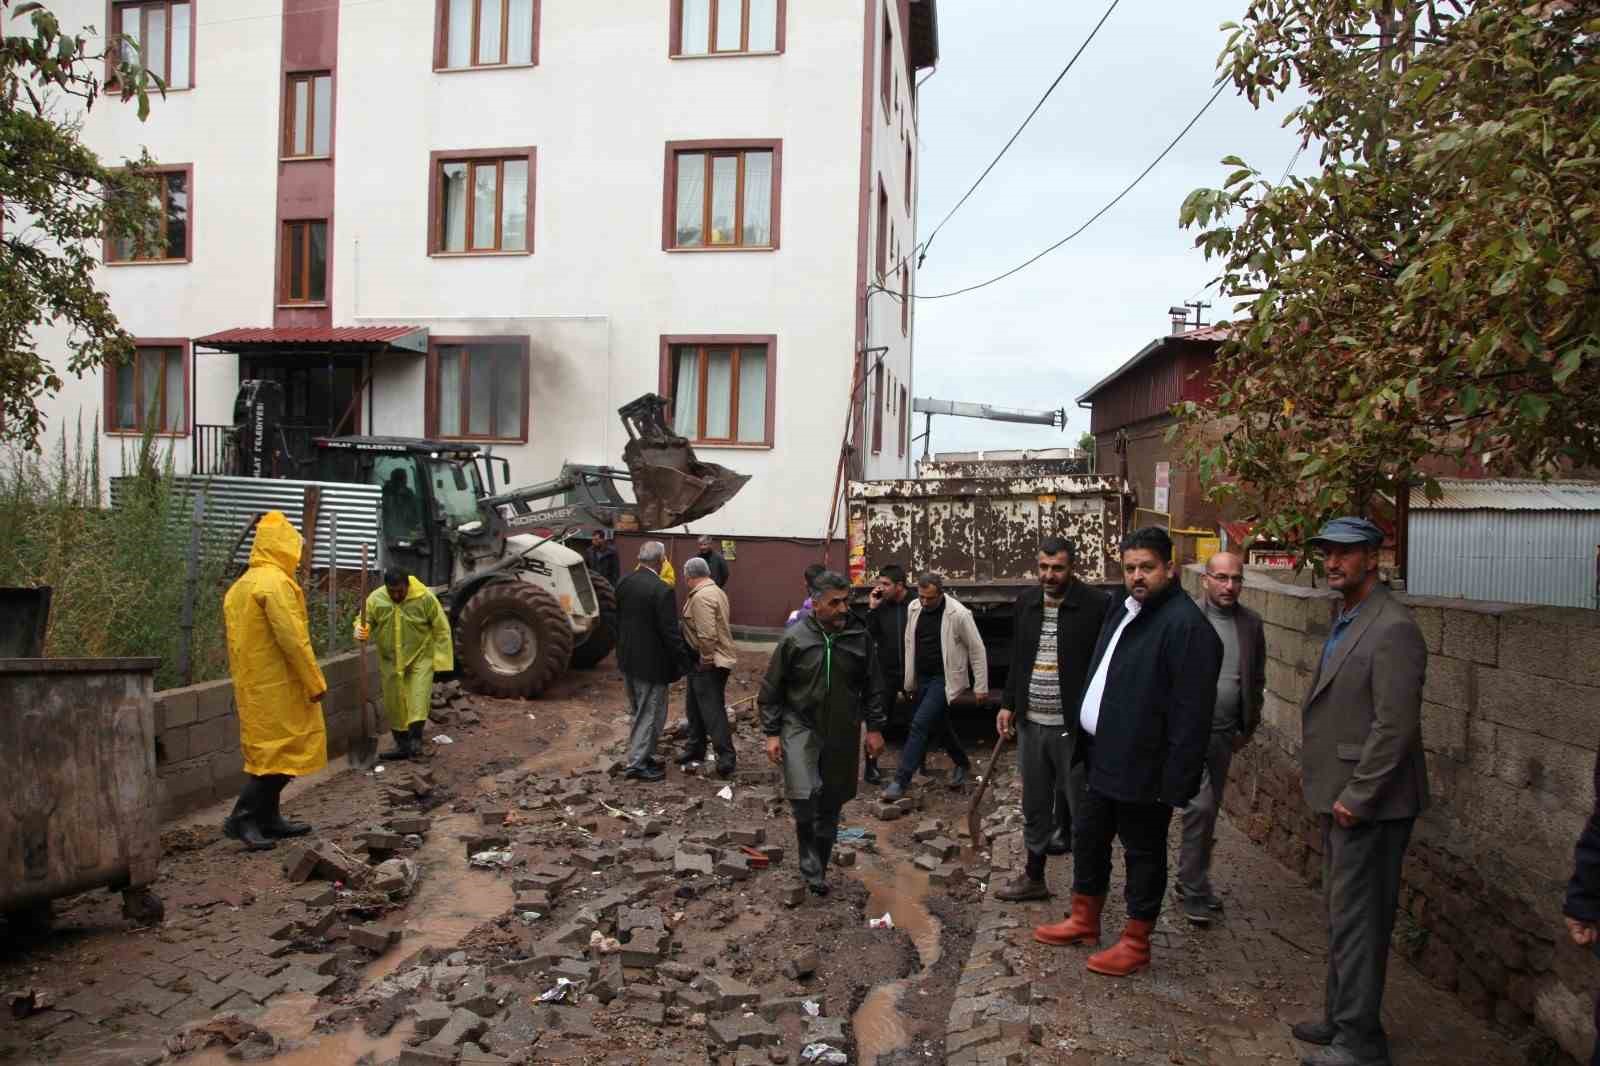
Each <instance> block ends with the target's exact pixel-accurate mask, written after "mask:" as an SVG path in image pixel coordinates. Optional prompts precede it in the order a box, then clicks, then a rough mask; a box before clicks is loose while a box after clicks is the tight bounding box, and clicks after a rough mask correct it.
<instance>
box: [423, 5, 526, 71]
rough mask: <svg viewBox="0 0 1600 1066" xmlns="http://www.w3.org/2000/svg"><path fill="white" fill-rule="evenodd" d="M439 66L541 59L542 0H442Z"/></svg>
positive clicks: (506, 64)
mask: <svg viewBox="0 0 1600 1066" xmlns="http://www.w3.org/2000/svg"><path fill="white" fill-rule="evenodd" d="M437 18H438V34H437V42H438V43H437V45H436V50H435V53H434V58H433V65H434V69H436V70H470V69H472V68H473V67H527V66H532V65H533V64H535V63H537V62H538V61H539V59H538V55H539V45H538V41H539V0H439V7H438V15H437Z"/></svg>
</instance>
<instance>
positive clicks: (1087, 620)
mask: <svg viewBox="0 0 1600 1066" xmlns="http://www.w3.org/2000/svg"><path fill="white" fill-rule="evenodd" d="M1109 603H1110V599H1109V598H1108V597H1107V596H1106V595H1105V593H1103V592H1101V591H1099V590H1098V589H1092V588H1090V587H1089V586H1087V585H1085V584H1084V583H1083V582H1081V581H1079V580H1078V579H1077V578H1076V577H1074V576H1073V575H1072V545H1071V544H1069V543H1068V542H1067V541H1065V540H1063V539H1062V538H1060V537H1046V538H1045V539H1044V540H1042V541H1041V542H1040V543H1039V587H1038V588H1036V589H1029V590H1028V591H1027V592H1024V593H1023V594H1022V595H1021V596H1018V597H1017V605H1016V608H1015V610H1014V612H1013V615H1014V617H1015V619H1016V630H1015V637H1014V639H1013V641H1012V644H1011V669H1010V670H1009V671H1008V672H1007V674H1006V691H1005V695H1004V696H1003V697H1001V700H1000V714H999V715H998V716H997V717H996V718H995V728H996V729H998V730H999V731H1000V734H1001V735H1002V736H1008V737H1010V736H1014V737H1017V766H1018V768H1019V769H1020V771H1021V773H1022V818H1023V829H1022V840H1023V844H1024V846H1025V847H1026V848H1027V852H1028V857H1027V866H1026V867H1025V868H1024V869H1023V871H1022V873H1020V874H1018V875H1017V876H1015V877H1013V878H1011V879H1010V880H1009V881H1007V882H1005V883H1004V884H1002V885H1000V886H999V888H998V889H996V891H995V897H996V898H997V899H1002V900H1006V901H1007V902H1021V901H1023V900H1033V899H1046V898H1048V897H1049V895H1050V889H1049V886H1047V885H1046V884H1045V880H1044V865H1045V859H1046V856H1047V855H1048V853H1049V847H1050V837H1051V835H1052V834H1053V833H1054V832H1055V829H1056V805H1057V797H1058V796H1060V795H1062V794H1065V795H1066V797H1067V809H1068V810H1069V811H1070V810H1072V809H1074V808H1075V807H1076V806H1077V804H1076V802H1074V799H1075V797H1074V796H1073V786H1072V780H1073V773H1072V763H1073V758H1072V749H1073V740H1074V738H1075V735H1076V732H1077V731H1076V729H1075V728H1074V726H1073V724H1072V722H1071V720H1070V718H1071V716H1072V715H1074V714H1076V712H1077V710H1078V696H1079V695H1080V694H1081V693H1082V692H1083V683H1084V680H1085V678H1087V677H1088V675H1089V660H1090V658H1091V657H1092V656H1093V655H1094V648H1095V642H1096V640H1097V638H1098V636H1099V634H1100V620H1101V619H1102V618H1104V617H1105V613H1106V607H1107V605H1108V604H1109ZM1069 832H1070V830H1069Z"/></svg>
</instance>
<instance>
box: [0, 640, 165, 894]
mask: <svg viewBox="0 0 1600 1066" xmlns="http://www.w3.org/2000/svg"><path fill="white" fill-rule="evenodd" d="M159 661H160V660H158V659H0V780H3V781H4V788H5V791H6V794H7V799H6V802H4V803H0V913H5V914H8V915H18V914H21V915H33V916H37V915H39V914H41V913H46V914H47V913H48V910H47V908H48V905H49V902H50V901H51V900H52V899H56V898H58V897H61V896H67V895H71V894H73V893H75V892H83V891H87V890H88V889H91V888H109V889H112V890H114V891H120V892H122V894H123V907H122V909H123V913H124V914H125V915H127V916H128V917H129V918H131V919H133V920H134V921H139V922H158V921H160V920H161V916H162V911H163V908H162V905H161V901H160V900H158V899H157V898H156V897H155V895H154V894H153V893H151V892H150V890H149V887H148V886H149V885H150V884H151V883H152V882H153V881H154V880H155V878H156V865H157V863H158V861H159V860H160V858H161V836H160V823H159V822H158V821H157V817H156V804H157V801H156V759H155V727H156V726H155V705H154V701H153V694H154V689H155V669H156V665H157V664H158V663H159Z"/></svg>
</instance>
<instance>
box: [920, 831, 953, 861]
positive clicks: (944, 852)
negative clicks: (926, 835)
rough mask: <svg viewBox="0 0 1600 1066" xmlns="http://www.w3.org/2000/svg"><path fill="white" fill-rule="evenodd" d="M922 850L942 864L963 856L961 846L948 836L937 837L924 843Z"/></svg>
mask: <svg viewBox="0 0 1600 1066" xmlns="http://www.w3.org/2000/svg"><path fill="white" fill-rule="evenodd" d="M922 850H923V851H924V852H925V853H926V854H929V855H932V856H933V857H934V858H936V859H938V860H939V861H940V862H949V861H950V860H951V859H954V858H955V857H956V856H958V855H960V854H961V845H960V844H957V843H956V842H955V841H954V840H951V839H950V838H949V837H947V836H936V837H932V838H930V839H928V840H924V841H922Z"/></svg>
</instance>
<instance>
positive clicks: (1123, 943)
mask: <svg viewBox="0 0 1600 1066" xmlns="http://www.w3.org/2000/svg"><path fill="white" fill-rule="evenodd" d="M1155 925H1156V923H1155V922H1141V921H1140V920H1139V919H1137V918H1129V919H1128V924H1127V925H1125V926H1123V927H1122V938H1121V939H1120V940H1118V941H1117V942H1116V943H1115V944H1112V945H1111V946H1110V947H1109V948H1106V949H1105V950H1104V951H1097V952H1095V953H1094V954H1093V955H1090V956H1089V961H1088V962H1087V963H1085V965H1086V966H1088V967H1089V970H1090V971H1091V972H1093V973H1099V974H1105V975H1106V976H1107V977H1127V976H1128V975H1129V974H1131V973H1138V972H1139V971H1140V970H1142V969H1144V968H1145V967H1146V966H1149V965H1150V930H1152V929H1154V928H1155Z"/></svg>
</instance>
